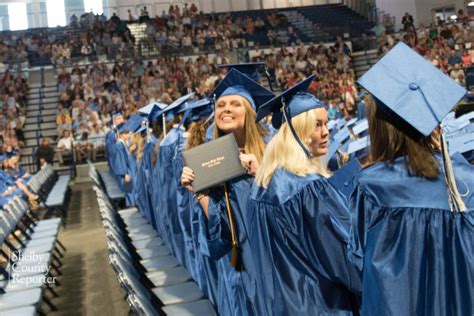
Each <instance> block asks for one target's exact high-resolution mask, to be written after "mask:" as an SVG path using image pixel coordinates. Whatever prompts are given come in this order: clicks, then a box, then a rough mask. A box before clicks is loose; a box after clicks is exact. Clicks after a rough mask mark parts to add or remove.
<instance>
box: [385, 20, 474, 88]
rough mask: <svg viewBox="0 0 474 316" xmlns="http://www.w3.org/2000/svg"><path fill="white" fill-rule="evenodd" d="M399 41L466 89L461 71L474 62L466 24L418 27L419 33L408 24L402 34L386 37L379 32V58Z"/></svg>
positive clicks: (473, 38) (473, 35)
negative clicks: (413, 49) (406, 44)
mask: <svg viewBox="0 0 474 316" xmlns="http://www.w3.org/2000/svg"><path fill="white" fill-rule="evenodd" d="M400 40H403V42H405V43H408V44H409V45H410V46H411V47H414V48H416V50H417V51H418V53H419V54H420V55H422V56H424V57H425V58H427V59H428V60H429V61H430V62H431V63H432V64H433V65H435V66H436V67H438V68H439V69H440V70H441V71H443V72H445V73H446V74H448V75H449V76H450V77H451V78H453V80H455V81H456V82H458V83H459V84H461V85H465V76H464V71H463V68H467V67H470V66H471V65H472V63H473V59H474V50H473V49H472V46H471V45H472V43H473V42H474V32H473V28H472V26H471V24H469V23H467V22H463V23H453V24H445V23H443V22H441V23H438V24H437V23H434V22H433V23H431V25H430V26H429V27H426V26H425V25H424V24H422V23H420V25H419V27H418V29H415V28H414V27H412V26H410V24H407V27H406V28H405V31H403V32H401V33H399V34H392V35H387V34H385V32H381V34H380V36H379V37H378V39H377V43H378V49H379V53H380V54H385V53H386V52H388V51H389V50H390V49H391V48H392V47H393V46H394V45H395V44H396V43H398V42H399V41H400Z"/></svg>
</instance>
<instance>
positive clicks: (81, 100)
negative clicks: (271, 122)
mask: <svg viewBox="0 0 474 316" xmlns="http://www.w3.org/2000/svg"><path fill="white" fill-rule="evenodd" d="M347 52H348V50H347V46H345V44H344V43H342V41H340V42H338V43H337V44H336V45H335V46H332V47H329V48H326V47H324V46H322V45H321V46H314V45H312V46H310V47H308V48H305V47H304V46H303V45H301V46H298V47H290V48H284V47H283V48H281V49H278V50H277V51H275V52H274V53H270V54H267V55H261V56H258V57H256V58H255V59H256V60H257V61H264V62H265V63H266V67H267V71H268V73H269V74H270V76H269V78H268V79H269V81H270V84H272V86H273V88H275V89H277V90H282V89H287V88H289V87H291V86H293V85H294V84H296V82H298V81H300V80H301V79H302V78H305V77H306V76H308V75H310V74H316V75H317V77H316V79H315V81H314V82H313V84H312V85H311V91H313V92H314V93H316V94H318V97H320V99H321V100H323V101H325V102H326V103H327V104H328V105H329V106H330V107H331V108H333V111H332V112H331V113H332V115H333V117H332V118H336V117H342V116H344V117H349V116H350V115H355V105H356V100H357V89H356V88H355V79H354V74H353V71H352V69H351V67H350V66H349V62H350V57H349V56H348V55H347ZM228 62H229V60H228V59H227V58H226V56H225V55H224V54H217V55H215V56H214V57H210V56H209V55H202V56H199V57H198V58H196V59H195V60H193V59H185V58H181V57H174V58H169V57H162V58H159V59H157V60H155V61H149V62H141V61H136V62H133V63H132V62H124V63H118V62H116V63H115V64H114V65H113V66H112V67H107V65H106V64H105V63H100V64H93V65H89V66H85V67H84V68H80V67H79V66H75V67H73V68H72V69H71V71H68V70H66V68H63V69H62V70H60V71H59V75H58V87H59V93H60V95H59V102H60V104H59V106H58V114H57V117H56V124H57V127H58V130H57V131H58V139H59V141H60V144H61V145H64V146H61V147H64V149H65V150H66V151H67V152H68V153H70V152H71V150H72V149H71V146H70V145H69V144H70V143H72V141H73V140H74V141H75V143H76V144H77V145H78V146H77V150H76V152H75V154H76V159H77V160H78V161H81V160H82V159H83V158H86V157H87V158H89V159H91V158H92V159H94V158H95V157H96V150H95V147H97V146H98V148H99V151H100V150H102V149H103V142H101V141H100V140H99V138H103V135H104V133H106V132H107V129H108V125H109V123H110V122H111V113H116V112H120V113H122V114H123V115H124V116H125V117H129V116H130V115H132V114H134V113H136V112H137V110H138V109H139V108H141V107H143V106H145V105H147V104H149V103H151V102H154V101H159V102H162V103H166V104H169V103H171V102H172V101H173V100H176V99H177V98H179V97H180V96H182V95H186V94H188V93H192V92H194V93H196V95H197V96H198V97H205V96H207V95H208V94H209V92H210V91H211V90H212V88H213V87H214V85H215V83H216V82H217V81H219V80H220V79H222V78H223V77H224V75H225V73H226V70H225V69H224V68H219V67H217V66H218V65H220V64H227V63H228ZM65 131H67V132H65ZM93 143H94V144H95V145H94V144H93ZM60 159H61V158H60Z"/></svg>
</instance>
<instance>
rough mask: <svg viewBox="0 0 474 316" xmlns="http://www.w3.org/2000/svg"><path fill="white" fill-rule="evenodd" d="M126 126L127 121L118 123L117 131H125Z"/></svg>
mask: <svg viewBox="0 0 474 316" xmlns="http://www.w3.org/2000/svg"><path fill="white" fill-rule="evenodd" d="M124 128H125V122H122V123H120V124H118V125H117V131H118V132H119V133H123V132H124Z"/></svg>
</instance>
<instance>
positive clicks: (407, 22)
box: [402, 12, 415, 32]
mask: <svg viewBox="0 0 474 316" xmlns="http://www.w3.org/2000/svg"><path fill="white" fill-rule="evenodd" d="M414 23H415V21H414V20H413V17H412V16H411V14H410V13H408V12H406V13H405V15H404V16H403V18H402V24H403V30H404V31H405V32H406V31H409V30H412V29H414V28H415V24H414Z"/></svg>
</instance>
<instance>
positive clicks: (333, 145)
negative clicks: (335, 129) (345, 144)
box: [327, 140, 341, 159]
mask: <svg viewBox="0 0 474 316" xmlns="http://www.w3.org/2000/svg"><path fill="white" fill-rule="evenodd" d="M339 147H341V143H340V142H338V141H335V140H333V141H330V142H329V148H328V154H327V158H328V159H331V158H332V157H333V156H334V155H335V154H336V152H337V150H338V149H339Z"/></svg>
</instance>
